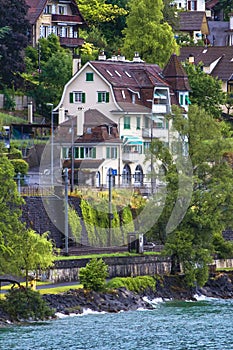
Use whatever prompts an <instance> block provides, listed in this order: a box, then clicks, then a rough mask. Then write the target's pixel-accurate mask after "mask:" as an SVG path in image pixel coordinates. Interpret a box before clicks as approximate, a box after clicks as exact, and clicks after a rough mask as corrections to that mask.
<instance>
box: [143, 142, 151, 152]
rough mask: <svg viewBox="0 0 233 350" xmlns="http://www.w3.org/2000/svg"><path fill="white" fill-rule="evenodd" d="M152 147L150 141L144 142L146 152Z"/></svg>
mask: <svg viewBox="0 0 233 350" xmlns="http://www.w3.org/2000/svg"><path fill="white" fill-rule="evenodd" d="M149 149H150V142H144V153H146V152H147V151H148V150H149Z"/></svg>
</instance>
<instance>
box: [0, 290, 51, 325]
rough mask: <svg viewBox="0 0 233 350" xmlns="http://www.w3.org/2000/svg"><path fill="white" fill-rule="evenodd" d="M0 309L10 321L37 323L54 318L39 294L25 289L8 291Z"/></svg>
mask: <svg viewBox="0 0 233 350" xmlns="http://www.w3.org/2000/svg"><path fill="white" fill-rule="evenodd" d="M2 307H3V308H4V310H5V311H6V312H7V313H8V314H9V316H10V317H11V320H12V321H23V320H26V321H27V320H33V321H38V320H46V319H48V318H49V317H52V316H54V310H52V309H51V308H50V307H49V306H48V305H47V304H46V302H45V301H44V300H43V298H42V297H41V295H40V293H39V292H35V291H33V290H31V289H26V288H14V289H12V290H9V292H8V293H7V294H6V300H5V301H4V302H3V303H2Z"/></svg>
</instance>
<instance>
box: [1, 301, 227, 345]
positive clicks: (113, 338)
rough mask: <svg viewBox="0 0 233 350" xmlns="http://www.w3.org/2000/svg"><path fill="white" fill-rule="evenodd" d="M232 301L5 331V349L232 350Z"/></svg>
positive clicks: (179, 305)
mask: <svg viewBox="0 0 233 350" xmlns="http://www.w3.org/2000/svg"><path fill="white" fill-rule="evenodd" d="M232 316H233V300H219V299H203V300H199V301H197V302H172V301H169V302H166V303H156V304H155V308H154V309H153V310H150V311H148V310H146V311H145V310H138V311H134V312H121V313H118V314H106V313H105V314H103V313H96V314H95V313H91V312H86V313H85V314H83V315H81V316H69V317H63V318H59V319H57V320H54V321H48V322H42V323H39V324H33V325H27V326H17V327H15V326H14V327H10V328H4V329H3V328H2V329H0V349H1V350H3V349H4V350H10V349H15V350H34V349H35V350H36V349H38V350H63V349H64V350H152V349H153V350H170V349H172V350H189V349H197V350H202V349H203V350H204V349H211V350H233V333H232V321H233V317H232Z"/></svg>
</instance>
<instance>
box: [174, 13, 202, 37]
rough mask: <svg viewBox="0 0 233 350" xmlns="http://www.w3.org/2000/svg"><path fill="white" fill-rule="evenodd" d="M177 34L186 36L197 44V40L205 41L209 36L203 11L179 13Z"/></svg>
mask: <svg viewBox="0 0 233 350" xmlns="http://www.w3.org/2000/svg"><path fill="white" fill-rule="evenodd" d="M178 15H179V28H178V29H177V35H179V33H182V34H187V35H189V37H190V38H191V39H192V40H193V41H194V43H197V42H198V40H201V39H203V40H204V39H206V38H207V36H208V35H209V25H208V21H207V17H206V13H205V11H183V12H179V13H178Z"/></svg>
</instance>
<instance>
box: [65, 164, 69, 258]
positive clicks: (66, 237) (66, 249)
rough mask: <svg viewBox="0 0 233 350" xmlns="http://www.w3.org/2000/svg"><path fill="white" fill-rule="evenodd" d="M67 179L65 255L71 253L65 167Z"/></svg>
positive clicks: (66, 194)
mask: <svg viewBox="0 0 233 350" xmlns="http://www.w3.org/2000/svg"><path fill="white" fill-rule="evenodd" d="M64 180H65V255H69V245H68V243H69V242H68V240H69V221H68V169H67V168H65V169H64Z"/></svg>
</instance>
